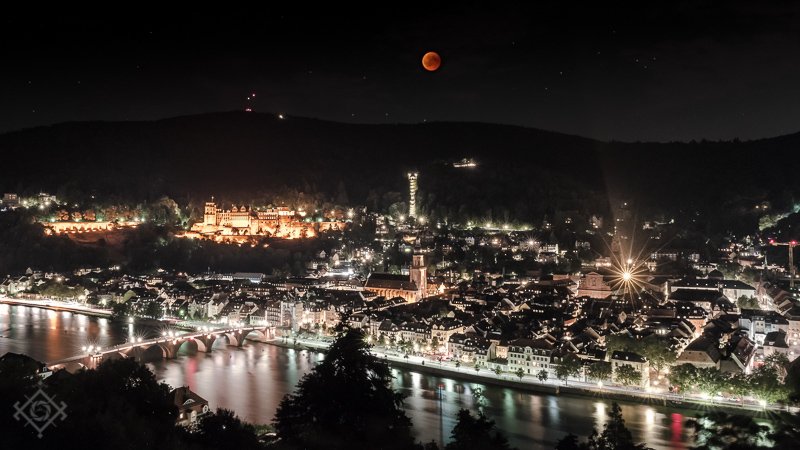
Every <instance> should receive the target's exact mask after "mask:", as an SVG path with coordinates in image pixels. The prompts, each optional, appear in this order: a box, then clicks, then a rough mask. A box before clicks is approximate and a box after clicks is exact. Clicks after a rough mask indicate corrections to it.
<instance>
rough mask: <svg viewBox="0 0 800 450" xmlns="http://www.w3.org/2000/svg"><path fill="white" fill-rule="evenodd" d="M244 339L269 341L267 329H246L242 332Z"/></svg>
mask: <svg viewBox="0 0 800 450" xmlns="http://www.w3.org/2000/svg"><path fill="white" fill-rule="evenodd" d="M241 336H242V339H243V340H244V339H253V340H257V341H260V342H266V341H267V339H268V338H267V333H266V330H246V331H243V332H242V335H241Z"/></svg>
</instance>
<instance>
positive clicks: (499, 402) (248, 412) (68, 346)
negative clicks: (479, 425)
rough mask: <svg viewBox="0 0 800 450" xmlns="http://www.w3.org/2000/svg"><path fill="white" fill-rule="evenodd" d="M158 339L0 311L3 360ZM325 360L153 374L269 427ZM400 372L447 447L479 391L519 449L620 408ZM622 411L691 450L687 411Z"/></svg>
mask: <svg viewBox="0 0 800 450" xmlns="http://www.w3.org/2000/svg"><path fill="white" fill-rule="evenodd" d="M157 332H158V330H157V329H154V328H152V327H145V326H136V325H128V324H123V323H119V322H114V321H111V320H108V319H100V318H94V317H87V316H84V315H81V314H73V313H64V312H55V311H48V310H44V309H39V308H29V307H22V306H8V305H0V336H2V337H0V354H4V353H5V352H9V351H11V352H16V353H25V354H28V355H30V356H32V357H34V358H36V359H39V360H43V361H54V360H57V359H61V358H65V357H68V356H72V355H74V354H77V353H79V351H80V347H81V346H83V345H87V344H88V343H93V344H95V345H102V346H104V347H105V346H109V345H115V344H118V343H122V342H125V341H126V340H127V339H130V338H131V337H133V336H139V335H142V336H153V335H155V334H156V333H157ZM321 358H322V354H320V353H318V352H312V351H308V350H293V349H286V348H281V347H276V346H273V345H268V344H261V343H255V342H248V343H247V344H245V346H244V347H243V348H241V349H239V348H234V347H226V346H225V344H224V340H218V341H217V342H216V343H215V345H214V349H213V352H212V353H210V354H206V353H200V354H188V353H187V352H186V351H182V352H181V355H180V356H179V357H178V358H177V359H174V360H162V361H156V362H153V363H148V366H149V367H150V368H151V370H153V371H154V373H155V374H156V376H157V378H158V379H159V380H162V381H164V382H166V383H168V384H170V385H172V386H181V385H188V386H189V387H191V388H192V389H193V390H195V391H196V392H197V393H199V394H200V395H201V396H203V397H205V398H206V399H208V400H209V402H210V403H211V406H212V408H216V407H222V408H228V409H232V410H234V411H236V413H237V414H239V415H240V416H241V417H242V418H244V419H245V420H248V421H251V422H256V423H269V422H270V421H271V419H272V417H273V415H274V413H275V409H276V408H277V406H278V403H279V402H280V400H281V398H283V396H284V395H285V394H287V393H289V392H291V391H292V390H293V389H294V386H295V385H296V384H297V382H298V381H299V380H300V379H301V378H302V376H303V375H304V374H305V373H306V372H308V371H309V370H311V368H312V367H313V366H314V364H315V363H316V362H317V361H319V360H320V359H321ZM393 372H394V375H395V379H394V382H393V384H394V388H395V389H397V390H399V391H401V392H403V393H404V394H406V396H407V398H406V411H407V413H408V415H409V417H411V419H412V420H413V423H414V429H415V430H416V432H417V436H418V439H420V440H423V441H430V440H436V441H440V440H441V439H443V438H444V439H445V440H446V439H447V437H448V436H449V434H450V431H451V430H452V427H453V426H454V425H455V416H456V413H457V412H458V410H459V409H460V408H468V409H471V410H473V411H474V410H475V409H476V408H477V406H478V405H477V404H476V396H475V395H474V394H475V389H476V388H481V390H482V393H483V410H484V412H485V413H486V415H487V416H489V417H490V418H492V419H494V420H495V421H496V422H497V425H498V427H499V428H500V429H502V430H503V431H504V432H505V433H506V435H507V436H508V437H509V440H510V441H511V443H512V445H515V446H517V447H519V448H520V450H523V449H536V448H553V447H554V445H555V442H556V441H557V440H558V439H560V438H561V437H563V436H564V435H565V434H566V433H570V432H571V433H574V434H577V435H579V436H585V435H588V434H589V433H590V432H591V429H592V427H593V426H598V427H601V426H602V424H603V423H604V421H605V420H606V417H607V415H606V413H607V411H608V409H609V408H610V405H611V402H610V401H608V400H604V399H601V398H583V397H570V396H564V395H561V396H555V395H545V394H531V393H528V392H524V391H520V390H516V389H511V388H503V387H497V386H490V385H483V384H480V383H475V382H470V381H462V380H457V379H454V378H449V377H440V376H434V375H428V374H424V373H421V372H417V371H414V370H407V369H394V370H393ZM440 392H441V393H440ZM622 412H623V416H624V417H625V420H626V423H627V425H628V428H629V429H630V430H631V432H632V433H633V436H634V438H635V439H636V440H638V441H643V442H646V443H647V444H648V445H649V446H651V447H653V448H657V449H667V448H685V447H686V445H687V439H688V436H687V432H686V430H685V429H684V426H683V423H684V422H685V420H686V419H687V418H688V416H686V414H687V412H686V411H679V410H671V409H668V408H664V407H661V406H657V405H652V406H650V405H642V404H624V403H623V404H622Z"/></svg>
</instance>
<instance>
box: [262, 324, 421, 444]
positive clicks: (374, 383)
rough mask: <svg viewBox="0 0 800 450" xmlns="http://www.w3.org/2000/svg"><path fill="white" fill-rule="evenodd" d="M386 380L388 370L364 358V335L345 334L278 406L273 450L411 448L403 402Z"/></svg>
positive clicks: (389, 377) (369, 357) (366, 354)
mask: <svg viewBox="0 0 800 450" xmlns="http://www.w3.org/2000/svg"><path fill="white" fill-rule="evenodd" d="M391 380H392V375H391V371H390V369H389V366H388V365H387V363H386V362H385V361H381V360H379V359H376V358H375V357H373V356H372V355H371V354H370V353H369V346H368V345H367V343H366V342H365V340H364V334H363V333H362V332H360V331H358V330H347V331H345V332H344V333H343V334H341V335H340V336H339V337H338V338H337V339H336V340H335V341H334V342H333V344H332V345H331V346H330V348H329V350H328V353H327V355H326V356H325V359H324V360H323V361H322V363H320V364H319V365H317V366H316V367H315V368H314V369H313V370H312V371H311V372H310V373H308V374H307V375H305V376H304V377H303V379H302V380H301V381H300V383H298V385H297V389H296V390H295V392H294V393H292V394H288V395H287V396H286V397H284V398H283V400H282V401H281V403H280V405H279V406H278V410H277V412H276V414H275V419H274V421H273V423H274V425H275V429H276V432H277V435H278V438H279V447H281V448H288V449H309V450H312V449H326V450H327V449H330V450H337V449H348V450H358V449H365V450H366V449H408V448H414V447H415V444H414V439H413V437H412V434H411V420H410V419H409V418H408V417H407V416H406V414H405V412H404V411H403V408H402V406H403V396H402V395H401V394H399V393H396V392H394V391H393V390H392V389H391V387H390V386H389V384H390V382H391Z"/></svg>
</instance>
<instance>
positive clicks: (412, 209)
mask: <svg viewBox="0 0 800 450" xmlns="http://www.w3.org/2000/svg"><path fill="white" fill-rule="evenodd" d="M417 178H419V174H418V173H417V172H408V217H409V218H411V217H417Z"/></svg>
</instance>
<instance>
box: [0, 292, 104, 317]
mask: <svg viewBox="0 0 800 450" xmlns="http://www.w3.org/2000/svg"><path fill="white" fill-rule="evenodd" d="M0 304H4V305H12V306H30V307H33V308H43V309H49V310H52V311H66V312H72V313H78V314H84V315H87V316H94V317H105V318H108V317H111V315H112V314H113V312H112V311H111V310H110V309H101V308H91V307H88V306H84V305H79V304H69V303H64V302H61V301H58V300H26V299H16V298H9V297H0Z"/></svg>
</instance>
